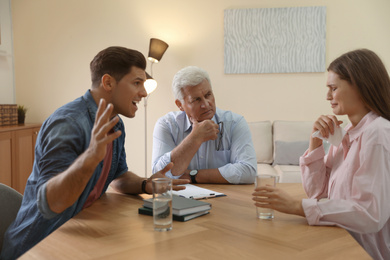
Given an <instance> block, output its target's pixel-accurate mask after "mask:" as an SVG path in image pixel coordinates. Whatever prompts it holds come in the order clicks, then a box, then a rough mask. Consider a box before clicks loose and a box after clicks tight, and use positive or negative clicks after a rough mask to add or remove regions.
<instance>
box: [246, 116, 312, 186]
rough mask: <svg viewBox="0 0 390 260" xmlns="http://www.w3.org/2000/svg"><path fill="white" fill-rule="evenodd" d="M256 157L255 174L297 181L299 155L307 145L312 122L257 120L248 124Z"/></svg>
mask: <svg viewBox="0 0 390 260" xmlns="http://www.w3.org/2000/svg"><path fill="white" fill-rule="evenodd" d="M248 125H249V129H250V131H251V133H252V140H253V144H254V146H255V151H256V157H257V173H258V174H272V175H278V176H279V182H284V183H299V182H301V172H300V168H299V157H300V156H301V155H302V154H303V153H304V152H305V151H306V149H307V148H308V147H309V138H310V134H311V132H312V129H313V122H308V121H302V122H299V121H274V122H273V123H271V121H258V122H250V123H248Z"/></svg>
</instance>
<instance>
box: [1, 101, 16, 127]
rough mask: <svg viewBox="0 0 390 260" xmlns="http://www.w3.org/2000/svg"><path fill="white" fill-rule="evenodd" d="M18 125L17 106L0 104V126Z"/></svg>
mask: <svg viewBox="0 0 390 260" xmlns="http://www.w3.org/2000/svg"><path fill="white" fill-rule="evenodd" d="M17 124H18V105H16V104H1V105H0V126H3V125H17Z"/></svg>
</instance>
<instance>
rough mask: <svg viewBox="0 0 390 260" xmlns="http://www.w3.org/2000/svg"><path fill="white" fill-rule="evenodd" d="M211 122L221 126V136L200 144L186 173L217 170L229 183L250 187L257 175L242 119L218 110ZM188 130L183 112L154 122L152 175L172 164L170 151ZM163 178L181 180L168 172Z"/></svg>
mask: <svg viewBox="0 0 390 260" xmlns="http://www.w3.org/2000/svg"><path fill="white" fill-rule="evenodd" d="M212 120H213V121H214V122H215V123H221V122H222V124H220V126H219V128H220V134H219V135H218V138H217V139H216V140H209V141H207V142H204V143H202V145H201V146H200V147H199V150H198V151H197V152H196V154H195V155H194V157H193V158H192V160H191V162H190V164H189V166H188V169H190V170H193V169H197V170H201V169H214V168H218V170H219V172H220V173H221V175H222V177H224V178H225V179H226V180H227V181H228V182H229V183H233V184H240V183H253V182H254V180H255V176H256V172H257V162H256V152H255V148H254V146H253V142H252V135H251V132H250V130H249V126H248V124H247V122H246V120H245V118H244V117H243V116H241V115H238V114H235V113H233V112H231V111H225V110H222V109H219V108H217V109H216V113H215V115H214V117H213V118H212ZM221 128H223V129H221ZM191 130H192V125H191V122H190V120H189V119H188V117H187V115H186V113H185V112H183V111H176V112H170V113H168V114H166V115H165V116H163V117H161V118H160V119H159V120H158V121H157V123H156V126H155V127H154V132H153V155H152V172H153V173H156V172H158V171H160V170H162V169H163V168H164V167H165V166H166V165H167V164H168V163H170V162H171V151H172V150H173V149H174V148H175V147H176V146H177V145H179V144H180V143H181V142H182V141H183V140H184V139H185V138H186V137H187V136H188V135H189V134H190V133H191ZM218 146H219V147H218ZM217 147H218V148H219V149H218V148H217ZM166 176H168V177H170V178H179V177H180V176H173V175H172V173H171V171H169V172H167V173H166Z"/></svg>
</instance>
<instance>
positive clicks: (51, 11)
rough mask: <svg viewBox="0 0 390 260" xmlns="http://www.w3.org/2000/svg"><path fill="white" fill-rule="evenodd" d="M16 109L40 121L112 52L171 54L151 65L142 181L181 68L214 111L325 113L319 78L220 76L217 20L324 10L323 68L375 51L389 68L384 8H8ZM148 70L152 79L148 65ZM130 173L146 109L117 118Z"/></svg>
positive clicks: (353, 0) (140, 146) (112, 1)
mask: <svg viewBox="0 0 390 260" xmlns="http://www.w3.org/2000/svg"><path fill="white" fill-rule="evenodd" d="M11 3H12V20H13V30H14V57H15V85H16V102H17V103H18V104H23V105H25V106H27V107H28V108H29V111H28V114H27V122H43V121H44V120H45V118H46V117H48V116H49V115H50V114H51V113H52V112H53V111H54V110H55V109H56V108H58V107H59V106H61V105H63V104H65V103H67V102H69V101H71V100H73V99H75V98H76V97H78V96H80V95H82V94H83V93H84V92H85V91H86V90H87V89H88V88H89V86H90V75H89V62H90V61H91V59H92V58H93V57H94V55H95V54H96V53H97V52H98V51H100V50H101V49H103V48H106V47H108V46H110V45H121V46H126V47H129V48H134V49H137V50H139V51H141V52H142V53H144V54H145V55H147V53H148V45H149V38H151V37H156V38H160V39H162V40H164V41H166V42H167V43H168V44H169V45H170V47H169V48H168V50H167V52H166V53H165V55H164V57H163V59H162V60H161V62H160V63H159V64H157V65H154V66H153V74H154V77H155V78H156V79H157V81H158V83H159V86H158V89H157V90H156V91H155V92H154V93H153V94H152V95H151V96H150V97H149V99H148V120H147V121H148V122H147V123H148V133H147V136H148V172H149V174H150V158H151V151H152V133H153V127H154V124H155V122H156V120H157V119H158V118H159V117H160V116H162V115H164V114H165V113H167V112H169V111H171V110H176V107H175V106H174V100H173V98H172V94H171V88H170V87H171V79H172V77H173V75H174V74H175V72H176V71H177V70H179V69H180V68H182V67H184V66H187V65H197V66H200V67H203V68H204V69H206V70H207V71H208V72H209V74H210V76H211V79H212V83H213V87H214V92H215V95H216V99H217V105H218V106H219V107H220V108H222V109H229V110H233V111H235V112H237V113H239V114H242V115H244V116H245V117H246V119H247V121H256V120H271V121H273V120H315V119H316V118H317V117H318V116H319V115H320V114H328V113H331V110H330V107H329V104H328V102H327V101H326V100H325V91H326V88H325V80H326V73H294V74H238V75H226V74H224V65H223V61H224V59H223V53H224V39H223V11H224V9H229V8H266V7H291V6H311V5H322V6H326V7H327V33H326V34H327V35H326V63H327V65H328V64H329V63H330V62H331V61H332V60H333V59H334V58H336V57H337V56H339V55H340V54H342V53H344V52H346V51H349V50H353V49H356V48H362V47H364V48H369V49H372V50H374V51H375V52H377V53H378V54H379V55H380V57H382V59H383V60H384V62H385V64H386V65H387V68H389V67H390V48H389V46H390V34H389V25H390V15H389V11H390V1H389V0H343V1H340V0H318V1H312V0H294V1H292V0H213V1H210V0H197V1H187V0H165V1H160V0H143V1H134V0H133V1H130V0H66V1H65V0H63V1H53V0H34V1H31V0H12V2H11ZM147 70H148V71H149V72H150V64H148V68H147ZM124 121H125V124H126V129H127V138H126V148H127V157H128V164H129V168H130V169H131V170H133V171H134V172H136V173H138V174H140V175H143V174H144V172H145V171H144V107H143V103H140V105H139V110H138V112H137V116H136V117H135V118H134V119H127V118H125V119H124Z"/></svg>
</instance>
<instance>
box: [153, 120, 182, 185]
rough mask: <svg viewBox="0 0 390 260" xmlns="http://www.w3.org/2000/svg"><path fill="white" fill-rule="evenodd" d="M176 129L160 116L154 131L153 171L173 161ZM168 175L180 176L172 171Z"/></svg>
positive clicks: (159, 169) (171, 176)
mask: <svg viewBox="0 0 390 260" xmlns="http://www.w3.org/2000/svg"><path fill="white" fill-rule="evenodd" d="M173 130H174V129H173V128H172V127H170V124H168V123H167V122H166V119H165V118H164V117H163V118H160V119H159V120H158V121H157V123H156V125H155V127H154V131H153V152H152V173H153V174H154V173H156V172H158V171H161V170H162V169H164V167H165V166H167V164H169V163H170V162H171V151H172V150H173V149H174V148H175V147H176V146H177V144H176V143H175V140H174V138H173V133H172V131H173ZM166 176H167V177H170V178H178V177H180V176H173V175H172V173H171V171H168V172H167V173H166Z"/></svg>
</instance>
